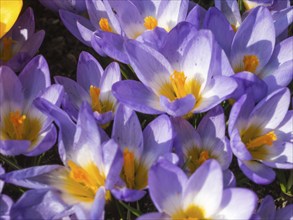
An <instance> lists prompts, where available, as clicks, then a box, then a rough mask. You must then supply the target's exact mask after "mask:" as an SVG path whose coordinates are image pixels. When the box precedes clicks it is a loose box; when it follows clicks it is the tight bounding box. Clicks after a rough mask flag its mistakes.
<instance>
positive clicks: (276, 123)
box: [229, 88, 293, 184]
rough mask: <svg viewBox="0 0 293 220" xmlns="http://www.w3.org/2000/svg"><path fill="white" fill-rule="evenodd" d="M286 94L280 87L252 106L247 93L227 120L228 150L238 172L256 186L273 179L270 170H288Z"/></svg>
mask: <svg viewBox="0 0 293 220" xmlns="http://www.w3.org/2000/svg"><path fill="white" fill-rule="evenodd" d="M289 103H290V92H289V90H288V89H287V88H282V89H279V90H276V91H275V92H273V93H271V94H270V95H268V96H267V97H265V98H264V99H263V100H261V101H260V102H259V103H258V104H257V105H256V106H255V104H254V100H253V98H252V97H251V94H250V93H248V94H245V95H243V96H242V97H241V98H240V99H239V100H238V101H237V102H236V103H235V104H234V105H233V107H232V110H231V113H230V118H229V135H230V139H231V148H232V151H233V153H234V155H235V156H236V157H237V158H238V164H239V167H240V169H241V170H242V172H243V173H244V174H245V175H246V176H247V177H248V178H249V179H250V180H252V181H254V182H255V183H258V184H269V183H271V182H272V181H273V180H274V179H275V172H274V171H273V169H272V168H277V169H292V168H293V161H292V154H293V152H292V150H293V146H292V111H288V107H289Z"/></svg>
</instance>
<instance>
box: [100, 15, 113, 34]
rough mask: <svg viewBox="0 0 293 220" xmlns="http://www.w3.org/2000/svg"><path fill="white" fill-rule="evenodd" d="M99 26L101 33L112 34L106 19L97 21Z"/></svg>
mask: <svg viewBox="0 0 293 220" xmlns="http://www.w3.org/2000/svg"><path fill="white" fill-rule="evenodd" d="M99 26H100V28H101V29H102V31H107V32H112V28H111V26H110V24H109V21H108V19H107V18H101V19H100V21H99Z"/></svg>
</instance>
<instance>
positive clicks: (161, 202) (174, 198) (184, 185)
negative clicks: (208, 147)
mask: <svg viewBox="0 0 293 220" xmlns="http://www.w3.org/2000/svg"><path fill="white" fill-rule="evenodd" d="M149 192H150V196H151V199H152V201H153V203H154V205H155V206H156V208H157V209H158V211H159V212H157V213H149V214H145V215H142V216H141V217H140V218H139V219H249V218H250V216H251V215H252V213H253V211H254V208H255V206H256V204H257V197H256V195H255V193H254V192H252V191H250V190H248V189H242V188H228V189H223V174H222V169H221V166H220V165H219V164H218V162H217V161H215V160H213V159H211V160H207V161H206V162H205V163H204V164H203V165H202V166H201V167H199V168H198V169H197V170H196V171H195V173H193V174H192V175H191V176H190V177H189V178H187V177H186V175H185V173H184V172H183V171H182V170H181V169H180V168H179V167H177V166H175V165H174V164H172V163H170V162H169V161H167V160H160V161H158V162H157V163H156V164H155V165H154V166H153V167H152V168H151V170H150V172H149ZM244 201H245V202H244Z"/></svg>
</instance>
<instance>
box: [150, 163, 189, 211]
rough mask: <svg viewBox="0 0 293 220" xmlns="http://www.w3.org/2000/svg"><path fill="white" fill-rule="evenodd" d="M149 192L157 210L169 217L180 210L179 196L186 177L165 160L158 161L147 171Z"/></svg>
mask: <svg viewBox="0 0 293 220" xmlns="http://www.w3.org/2000/svg"><path fill="white" fill-rule="evenodd" d="M148 182H149V184H148V185H149V192H150V196H151V199H152V201H153V203H154V205H155V206H156V208H157V209H158V210H159V212H165V213H167V214H169V215H172V213H174V212H176V210H178V209H181V196H182V192H183V187H184V185H185V184H186V182H187V177H186V175H185V174H184V173H183V171H182V170H181V169H180V168H179V167H177V166H175V165H174V164H172V163H171V162H169V161H166V160H159V161H158V162H157V163H156V164H154V165H153V166H152V168H151V169H150V171H149V179H148Z"/></svg>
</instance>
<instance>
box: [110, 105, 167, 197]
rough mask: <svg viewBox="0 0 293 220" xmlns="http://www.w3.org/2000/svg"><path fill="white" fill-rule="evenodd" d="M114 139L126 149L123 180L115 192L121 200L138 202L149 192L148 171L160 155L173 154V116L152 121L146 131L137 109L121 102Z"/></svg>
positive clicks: (116, 117)
mask: <svg viewBox="0 0 293 220" xmlns="http://www.w3.org/2000/svg"><path fill="white" fill-rule="evenodd" d="M112 138H113V139H114V140H115V141H116V142H117V143H118V144H119V146H120V148H121V150H122V152H123V159H124V163H123V169H122V172H121V175H120V176H121V177H122V180H123V183H121V184H120V186H117V187H116V189H115V191H114V190H113V194H114V195H115V197H117V198H118V199H120V200H124V201H128V202H129V201H131V202H133V201H137V200H139V199H141V198H142V197H143V196H144V195H145V193H146V192H145V191H144V189H145V188H147V185H148V171H149V169H150V167H151V166H152V164H153V163H154V162H155V161H156V160H157V159H158V158H159V157H160V156H165V155H166V157H168V156H171V157H172V154H171V153H170V152H171V150H172V144H173V131H172V126H171V122H170V120H169V118H168V117H167V116H166V115H161V116H159V117H157V118H156V119H155V120H153V121H152V122H151V123H149V124H148V125H147V126H146V128H145V129H144V131H143V132H142V130H141V125H140V122H139V120H138V118H137V116H136V114H135V112H134V111H132V110H131V109H129V108H127V107H125V106H123V105H119V107H118V110H117V114H116V115H115V119H114V124H113V130H112Z"/></svg>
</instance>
